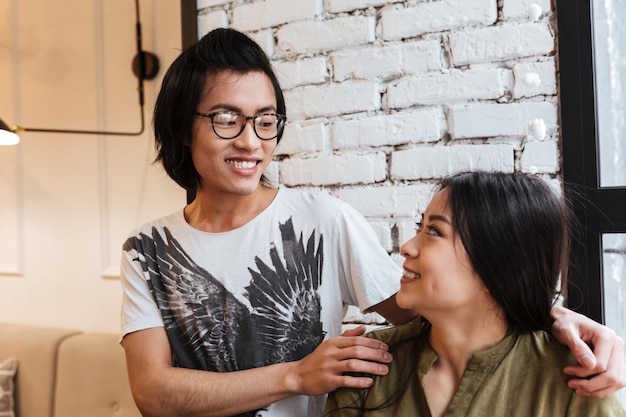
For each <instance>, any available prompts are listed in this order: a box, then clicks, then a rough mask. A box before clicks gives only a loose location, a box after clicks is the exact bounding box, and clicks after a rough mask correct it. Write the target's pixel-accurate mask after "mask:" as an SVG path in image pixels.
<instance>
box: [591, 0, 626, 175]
mask: <svg viewBox="0 0 626 417" xmlns="http://www.w3.org/2000/svg"><path fill="white" fill-rule="evenodd" d="M592 8H593V41H594V45H593V47H594V63H595V68H594V70H595V79H596V86H595V87H596V100H597V102H596V114H597V120H598V136H599V140H598V144H599V145H598V146H599V161H598V163H599V166H600V181H599V182H600V187H619V186H626V140H625V137H624V134H625V132H626V25H624V24H622V23H623V17H624V16H626V1H623V0H593V2H592Z"/></svg>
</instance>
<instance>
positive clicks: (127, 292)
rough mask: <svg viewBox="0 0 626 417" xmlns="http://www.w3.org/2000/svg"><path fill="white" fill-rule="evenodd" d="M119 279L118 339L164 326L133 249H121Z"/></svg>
mask: <svg viewBox="0 0 626 417" xmlns="http://www.w3.org/2000/svg"><path fill="white" fill-rule="evenodd" d="M120 280H121V284H122V310H121V315H120V322H121V323H120V324H121V326H120V328H121V334H120V341H121V340H122V339H123V338H124V336H126V335H127V334H128V333H132V332H136V331H138V330H144V329H149V328H153V327H162V326H164V324H163V318H162V316H161V313H160V311H159V309H158V307H157V305H156V302H155V300H154V297H153V296H152V293H151V291H150V288H149V287H148V282H147V281H146V275H145V274H144V271H143V268H142V265H141V261H140V259H139V256H138V254H137V253H136V250H135V249H130V250H123V251H122V260H121V271H120Z"/></svg>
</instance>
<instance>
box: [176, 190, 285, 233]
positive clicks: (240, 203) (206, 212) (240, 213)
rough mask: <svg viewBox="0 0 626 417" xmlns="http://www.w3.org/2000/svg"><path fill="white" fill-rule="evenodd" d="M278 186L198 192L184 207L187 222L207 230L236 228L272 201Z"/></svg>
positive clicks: (199, 228) (226, 230)
mask: <svg viewBox="0 0 626 417" xmlns="http://www.w3.org/2000/svg"><path fill="white" fill-rule="evenodd" d="M277 193H278V188H269V187H265V186H259V188H258V189H257V191H255V192H254V193H252V194H249V195H229V196H219V197H217V196H214V195H212V194H209V193H204V192H198V193H196V198H195V199H194V201H193V202H192V203H191V204H189V205H188V206H187V207H185V210H184V214H185V220H186V221H187V223H189V225H190V226H192V227H194V228H196V229H198V230H202V231H205V232H209V233H222V232H228V231H230V230H234V229H237V228H239V227H241V226H243V225H245V224H246V223H248V222H250V221H251V220H253V219H255V218H256V217H257V216H258V215H259V214H261V212H263V210H265V209H266V208H267V207H268V206H269V205H270V204H271V203H272V201H274V198H275V197H276V194H277Z"/></svg>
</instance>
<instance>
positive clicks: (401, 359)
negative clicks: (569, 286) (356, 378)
mask: <svg viewBox="0 0 626 417" xmlns="http://www.w3.org/2000/svg"><path fill="white" fill-rule="evenodd" d="M421 329H422V323H421V320H420V319H416V320H413V321H412V322H410V323H407V324H405V325H402V326H397V327H392V328H388V329H384V330H378V331H375V332H372V333H369V334H368V336H369V337H372V338H375V339H379V340H382V341H384V342H385V343H387V344H388V345H389V346H390V350H391V352H392V353H393V355H394V359H393V362H392V363H391V365H390V368H389V373H388V374H387V375H385V376H383V377H376V379H375V383H374V385H373V386H372V387H371V388H370V389H350V388H341V389H338V390H337V391H335V392H333V393H331V394H330V395H329V397H328V402H327V403H326V411H325V415H328V416H344V417H348V416H368V417H382V416H394V417H401V416H407V417H409V416H410V417H431V413H430V409H429V407H428V400H427V398H426V396H425V394H424V391H423V389H422V381H423V378H424V375H425V374H426V373H427V372H428V371H429V369H430V368H431V366H432V365H433V363H434V362H435V361H436V360H437V355H436V353H435V352H434V351H433V350H432V349H431V347H430V345H428V343H425V342H424V341H422V342H421V343H420V341H419V338H420V336H421V337H426V335H421ZM420 345H423V348H422V354H421V355H420V356H419V357H418V358H416V355H417V353H418V351H419V346H420ZM416 359H417V363H415V360H416ZM575 363H576V361H575V359H574V358H573V356H572V355H571V353H570V352H569V350H568V349H567V347H565V346H563V345H561V344H560V343H559V342H558V341H556V340H555V339H554V338H553V337H552V336H551V335H550V334H548V333H546V332H543V331H536V332H533V333H509V334H507V336H506V337H505V338H504V339H502V341H501V342H500V343H498V344H497V345H496V346H494V347H492V348H490V349H487V350H485V351H482V352H479V353H476V354H475V355H474V356H473V357H472V359H471V360H470V362H469V364H468V366H467V369H466V370H465V373H464V375H463V377H462V379H461V382H460V384H459V387H458V389H457V391H456V393H455V394H454V397H453V398H452V401H451V402H450V405H449V407H448V410H447V412H446V414H445V416H446V417H485V416H489V417H498V416H503V417H559V416H567V417H591V416H593V417H601V416H611V417H625V416H626V411H625V409H624V407H623V405H622V403H621V402H620V399H619V397H618V396H617V395H615V394H614V395H611V396H609V397H608V398H605V399H596V398H590V397H582V396H579V395H577V394H576V393H575V392H574V391H573V390H571V389H570V388H568V387H567V385H566V382H567V379H568V376H567V375H565V374H564V373H563V367H565V366H566V365H570V364H575ZM404 375H406V376H407V378H408V380H407V381H406V385H404V384H402V383H401V380H402V378H403V376H404ZM394 395H396V396H397V397H396V401H394V402H393V403H392V404H385V402H386V401H387V402H388V400H390V399H391V400H393V399H394ZM384 405H387V406H386V407H384V408H378V407H381V406H384ZM362 406H365V407H366V408H372V410H370V411H366V412H361V410H360V409H361V407H362ZM376 408H378V409H376Z"/></svg>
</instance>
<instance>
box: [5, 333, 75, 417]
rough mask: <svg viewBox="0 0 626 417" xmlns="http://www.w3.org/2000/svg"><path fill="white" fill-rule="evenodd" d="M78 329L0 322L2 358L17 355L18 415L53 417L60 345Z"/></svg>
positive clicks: (22, 416) (16, 398) (16, 387)
mask: <svg viewBox="0 0 626 417" xmlns="http://www.w3.org/2000/svg"><path fill="white" fill-rule="evenodd" d="M75 334H78V332H77V331H75V330H69V329H60V328H52V327H39V326H27V325H20V324H9V323H0V361H2V360H4V359H6V358H7V357H9V356H15V357H17V359H18V361H19V364H18V369H17V375H16V378H15V382H16V384H15V410H16V415H17V416H18V417H52V406H53V401H54V400H53V398H54V378H55V376H54V375H55V371H56V358H57V351H58V348H59V345H60V344H61V343H62V341H63V340H65V339H66V338H68V337H70V336H72V335H75Z"/></svg>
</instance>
